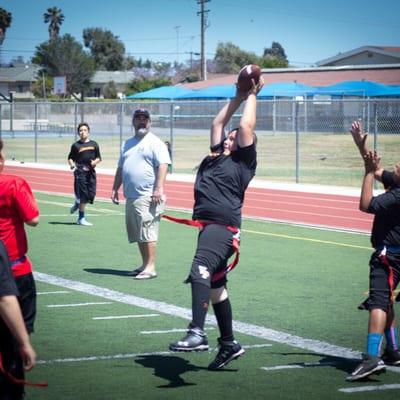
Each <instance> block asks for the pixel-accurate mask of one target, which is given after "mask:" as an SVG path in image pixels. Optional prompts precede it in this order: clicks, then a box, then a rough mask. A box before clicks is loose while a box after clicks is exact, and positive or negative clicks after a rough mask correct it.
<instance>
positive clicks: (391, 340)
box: [385, 326, 399, 351]
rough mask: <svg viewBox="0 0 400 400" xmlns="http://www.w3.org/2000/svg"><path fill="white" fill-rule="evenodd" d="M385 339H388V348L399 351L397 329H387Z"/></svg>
mask: <svg viewBox="0 0 400 400" xmlns="http://www.w3.org/2000/svg"><path fill="white" fill-rule="evenodd" d="M385 337H386V346H387V347H389V348H390V349H391V350H394V351H397V350H398V349H399V345H398V343H399V340H398V336H397V328H396V327H394V326H391V327H390V328H387V329H385Z"/></svg>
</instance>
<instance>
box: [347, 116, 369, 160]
mask: <svg viewBox="0 0 400 400" xmlns="http://www.w3.org/2000/svg"><path fill="white" fill-rule="evenodd" d="M350 133H351V136H352V137H353V140H354V143H355V144H356V146H357V147H358V150H359V151H360V154H361V156H362V157H364V155H365V154H368V148H367V137H368V133H365V132H364V128H363V125H362V122H361V121H353V123H352V124H351V128H350Z"/></svg>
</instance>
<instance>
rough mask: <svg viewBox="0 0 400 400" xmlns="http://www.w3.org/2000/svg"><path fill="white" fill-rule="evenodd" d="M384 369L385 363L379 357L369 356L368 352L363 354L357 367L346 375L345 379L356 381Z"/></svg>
mask: <svg viewBox="0 0 400 400" xmlns="http://www.w3.org/2000/svg"><path fill="white" fill-rule="evenodd" d="M384 371H385V363H384V362H383V361H382V359H381V358H380V357H374V356H370V355H369V354H363V358H362V361H361V363H360V364H359V365H358V366H357V368H356V369H355V370H354V371H353V372H352V373H351V374H350V375H347V377H346V381H350V382H351V381H357V380H359V379H363V378H365V377H367V376H369V375H371V374H374V373H381V372H384Z"/></svg>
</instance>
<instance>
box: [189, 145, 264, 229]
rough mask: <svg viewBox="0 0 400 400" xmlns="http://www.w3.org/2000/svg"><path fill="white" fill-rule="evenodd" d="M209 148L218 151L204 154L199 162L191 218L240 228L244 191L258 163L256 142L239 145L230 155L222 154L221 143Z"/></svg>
mask: <svg viewBox="0 0 400 400" xmlns="http://www.w3.org/2000/svg"><path fill="white" fill-rule="evenodd" d="M211 151H212V152H220V153H221V154H219V155H217V156H212V155H210V156H207V157H205V158H204V160H203V161H202V163H201V164H200V167H199V171H198V173H197V176H196V182H195V185H194V199H195V204H194V208H193V219H200V220H209V221H215V222H218V223H221V224H224V225H231V226H235V227H240V225H241V217H242V206H243V200H244V193H245V191H246V189H247V186H248V185H249V183H250V181H251V179H252V178H253V176H254V175H255V171H256V166H257V152H256V148H255V145H254V144H252V145H250V146H247V147H242V148H241V147H238V149H237V150H236V151H233V152H232V153H231V154H230V155H229V156H226V155H224V154H223V143H220V144H219V145H217V146H214V147H212V148H211Z"/></svg>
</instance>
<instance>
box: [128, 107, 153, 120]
mask: <svg viewBox="0 0 400 400" xmlns="http://www.w3.org/2000/svg"><path fill="white" fill-rule="evenodd" d="M140 115H143V116H144V117H145V118H150V113H149V112H148V111H147V110H145V109H144V108H138V109H137V110H135V111H134V113H133V117H132V118H133V119H135V118H136V117H139V116H140Z"/></svg>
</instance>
